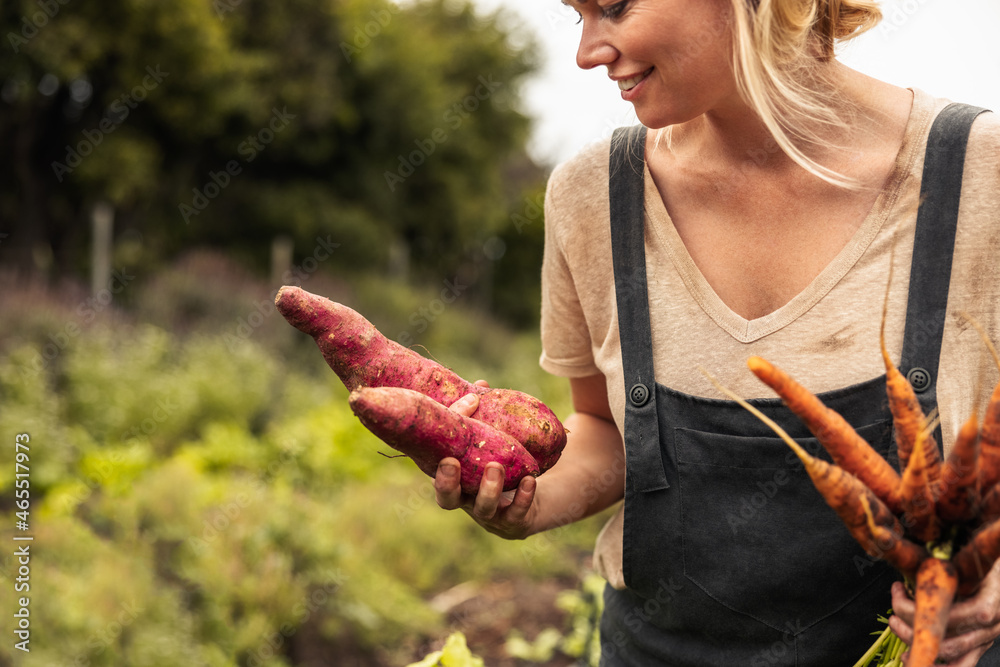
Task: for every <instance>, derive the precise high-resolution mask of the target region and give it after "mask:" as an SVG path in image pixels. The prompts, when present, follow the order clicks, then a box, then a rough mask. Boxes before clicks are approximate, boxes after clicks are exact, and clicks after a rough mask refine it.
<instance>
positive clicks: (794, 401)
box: [747, 357, 902, 513]
mask: <svg viewBox="0 0 1000 667" xmlns="http://www.w3.org/2000/svg"><path fill="white" fill-rule="evenodd" d="M747 365H748V366H749V367H750V370H751V371H753V373H754V375H756V376H757V377H758V378H760V380H761V381H762V382H764V384H766V385H767V386H769V387H770V388H771V389H773V390H774V391H775V393H777V394H778V395H779V396H780V397H781V398H782V400H783V401H784V402H785V405H787V406H788V408H789V409H790V410H791V411H792V412H794V413H795V414H796V415H797V416H798V417H799V419H801V420H802V421H803V423H805V425H806V427H808V429H809V430H810V431H811V432H812V434H813V435H814V436H816V438H817V439H818V440H819V441H820V444H822V445H823V447H824V448H825V449H826V450H827V451H828V452H829V453H830V456H831V457H833V461H834V463H836V464H837V465H839V466H840V467H842V468H844V469H845V470H847V471H848V472H850V473H852V474H853V475H855V476H857V477H858V479H860V480H861V481H862V482H864V483H865V484H866V485H867V486H868V488H870V489H871V490H872V491H873V492H874V493H875V495H876V496H878V497H879V498H880V499H881V500H882V502H884V503H885V504H886V505H888V506H889V508H890V509H891V510H892V511H893V512H895V513H899V512H901V511H902V507H901V505H900V503H899V486H900V477H899V473H897V472H896V470H895V469H894V468H893V467H892V466H891V465H890V464H889V462H888V461H886V460H885V459H884V458H882V456H880V455H879V453H878V452H876V451H875V450H874V449H873V448H872V446H871V445H870V444H868V442H866V441H865V439H864V438H862V437H861V436H860V435H858V433H857V431H855V430H854V428H853V427H852V426H851V425H850V424H849V423H848V422H847V420H846V419H844V418H843V417H842V416H840V414H839V413H837V411H835V410H831V409H830V408H828V407H826V406H825V405H824V404H823V402H822V401H821V400H820V399H819V398H817V397H816V396H815V395H814V394H813V393H812V392H810V391H809V390H808V389H806V388H805V387H803V386H802V385H800V384H799V383H798V382H796V381H795V380H793V379H792V378H791V377H789V375H788V374H787V373H785V372H784V371H782V370H781V369H780V368H778V367H777V366H775V365H773V364H771V363H770V362H768V361H766V360H765V359H762V358H761V357H750V359H748V360H747Z"/></svg>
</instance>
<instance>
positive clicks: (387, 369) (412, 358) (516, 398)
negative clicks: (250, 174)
mask: <svg viewBox="0 0 1000 667" xmlns="http://www.w3.org/2000/svg"><path fill="white" fill-rule="evenodd" d="M275 305H276V306H277V308H278V310H279V311H280V312H281V314H282V315H283V316H284V317H285V319H286V320H288V322H289V323H290V324H291V325H292V326H294V327H295V328H296V329H298V330H300V331H302V332H304V333H307V334H309V335H310V336H312V337H313V338H314V339H315V340H316V344H317V345H318V346H319V349H320V351H321V352H322V353H323V357H324V358H325V359H326V362H327V363H328V364H329V365H330V368H332V369H333V371H334V372H335V373H336V374H337V376H338V377H340V379H341V381H342V382H343V383H344V385H345V386H346V387H347V388H348V389H350V390H352V391H353V390H355V389H358V388H361V387H402V388H406V389H413V390H415V391H419V392H420V393H422V394H424V395H426V396H429V397H430V398H432V399H434V400H435V401H437V402H438V403H440V404H441V405H444V406H449V405H451V404H452V403H454V402H455V401H457V400H458V399H459V398H461V397H462V396H464V395H466V394H479V408H478V409H477V410H476V412H475V414H474V415H473V418H475V419H478V420H480V421H483V422H486V423H487V424H490V425H492V426H494V427H496V428H498V429H500V430H501V431H504V432H505V433H507V434H509V435H511V436H513V437H514V438H515V439H516V440H517V441H518V442H520V443H521V444H522V445H523V446H524V448H525V449H527V450H528V451H529V452H530V453H531V454H532V456H534V457H535V459H536V460H537V461H538V465H539V467H540V469H541V470H542V471H544V470H547V469H548V468H550V467H551V466H552V465H553V464H554V463H555V462H556V460H557V459H558V458H559V455H560V454H561V453H562V449H563V447H564V446H565V445H566V431H565V429H564V428H563V426H562V423H561V422H560V421H559V419H558V418H557V417H556V416H555V414H554V413H553V412H552V411H551V410H550V409H549V408H548V407H547V406H546V405H545V404H544V403H542V402H541V401H539V400H538V399H537V398H534V397H532V396H529V395H528V394H525V393H523V392H520V391H515V390H512V389H491V388H489V387H480V386H478V385H475V384H472V383H471V382H468V381H466V380H464V379H463V378H462V377H460V376H459V375H458V374H457V373H455V372H453V371H451V370H450V369H448V368H445V367H444V366H442V365H441V364H439V363H437V362H436V361H433V360H430V359H427V358H425V357H422V356H421V355H419V354H417V353H416V352H414V351H413V350H410V349H408V348H406V347H403V346H402V345H400V344H399V343H397V342H395V341H393V340H389V339H388V338H386V337H385V336H383V335H382V334H381V333H380V332H379V331H378V330H377V329H376V328H375V326H374V325H373V324H372V323H371V322H369V321H368V320H366V319H365V318H364V317H362V316H361V315H360V314H359V313H358V312H356V311H354V310H352V309H350V308H348V307H347V306H344V305H342V304H339V303H335V302H333V301H330V300H329V299H326V298H324V297H321V296H317V295H315V294H311V293H309V292H306V291H305V290H303V289H301V288H299V287H290V286H285V287H282V288H281V289H280V290H279V291H278V294H277V296H276V297H275Z"/></svg>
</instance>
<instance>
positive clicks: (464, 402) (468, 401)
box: [458, 394, 476, 408]
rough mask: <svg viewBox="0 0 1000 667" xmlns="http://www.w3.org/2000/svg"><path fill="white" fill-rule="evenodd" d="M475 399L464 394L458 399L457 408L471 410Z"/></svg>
mask: <svg viewBox="0 0 1000 667" xmlns="http://www.w3.org/2000/svg"><path fill="white" fill-rule="evenodd" d="M475 400H476V399H475V397H474V396H473V395H472V394H466V395H465V396H463V397H462V398H460V399H458V405H459V407H463V408H471V407H472V403H473V402H474V401H475Z"/></svg>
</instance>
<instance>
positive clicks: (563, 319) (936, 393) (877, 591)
mask: <svg viewBox="0 0 1000 667" xmlns="http://www.w3.org/2000/svg"><path fill="white" fill-rule="evenodd" d="M564 1H565V2H566V4H568V5H570V6H571V7H573V8H574V9H575V10H576V11H577V12H578V13H579V14H580V17H581V20H582V23H583V35H582V38H581V44H580V48H579V52H578V55H577V61H578V64H579V65H580V66H581V67H583V68H588V69H589V68H595V67H601V66H604V67H606V68H607V71H608V74H609V76H610V77H611V78H612V79H614V80H615V81H617V82H618V85H619V88H620V89H621V91H622V93H621V94H622V97H623V98H624V99H626V100H628V101H630V102H631V103H632V104H633V105H634V107H635V111H636V115H637V116H638V119H639V121H640V122H641V124H642V126H643V127H642V128H634V129H633V130H632V131H630V132H629V133H627V134H616V139H615V140H614V141H612V142H611V143H612V145H611V146H609V144H608V143H607V142H605V143H603V144H601V145H598V146H595V147H592V148H588V149H586V150H584V151H583V153H581V154H580V155H578V156H577V157H575V158H574V159H572V160H570V161H569V162H567V163H566V164H563V165H561V166H560V167H559V168H558V169H557V170H556V171H555V172H554V173H553V175H552V178H551V180H550V183H549V189H548V195H547V200H546V253H545V261H544V267H543V315H542V342H543V350H544V351H543V354H542V360H541V363H542V366H543V367H544V368H546V369H547V370H549V371H550V372H553V373H555V374H558V375H563V376H566V377H568V378H570V386H571V389H572V398H573V403H574V407H575V410H576V411H575V413H574V414H573V415H571V416H570V417H568V418H567V419H566V426H567V428H568V430H569V431H570V442H569V444H568V445H567V449H566V451H565V453H564V454H563V457H562V459H561V460H560V462H559V463H558V464H557V465H556V466H555V467H554V468H553V469H552V470H551V471H549V472H548V473H546V474H545V475H543V476H542V477H540V478H538V479H537V480H535V479H532V478H526V479H524V480H522V482H521V484H520V486H519V487H518V489H517V491H516V493H515V494H513V496H510V495H503V494H501V490H500V483H501V482H500V479H501V476H500V475H499V474H498V473H499V471H491V473H488V474H487V476H486V478H485V479H484V481H483V484H482V486H481V488H480V491H479V494H478V495H477V496H476V497H475V498H470V497H464V496H462V495H461V493H460V491H459V488H458V467H457V461H455V460H453V459H451V460H445V461H443V462H442V463H441V466H440V468H439V471H438V475H437V478H436V481H435V486H436V488H437V493H438V503H439V504H440V505H441V506H442V507H444V508H446V509H456V508H463V509H465V510H466V511H467V512H468V513H469V514H470V515H471V516H472V517H473V518H474V519H475V520H476V521H477V522H478V523H480V524H481V525H482V526H484V527H485V528H486V529H487V530H489V531H491V532H493V533H496V534H498V535H501V536H503V537H506V538H511V539H518V538H523V537H525V536H527V535H530V534H533V533H536V532H539V531H542V530H547V529H550V528H553V527H555V526H558V525H562V524H565V523H567V522H569V521H573V520H577V519H579V518H582V517H585V516H589V515H591V514H593V513H595V512H599V511H601V510H603V509H605V508H607V507H610V506H611V505H613V504H614V503H616V502H617V501H619V500H622V499H624V501H625V502H624V503H623V506H622V509H621V510H620V511H619V512H618V514H617V515H615V517H614V518H613V519H612V520H611V521H609V523H608V524H607V525H606V527H605V529H604V530H603V531H602V533H601V535H600V537H599V538H598V544H597V549H596V551H595V564H596V566H597V568H598V570H599V571H600V573H601V574H603V575H604V576H605V577H606V578H607V579H608V581H609V585H608V588H607V592H606V595H605V603H606V604H605V614H604V618H603V619H602V626H601V631H602V647H603V658H602V659H603V661H604V663H605V664H608V665H620V664H621V665H625V664H629V665H652V664H664V665H684V666H688V665H692V666H693V665H751V666H753V665H808V666H810V667H818V666H825V665H831V666H832V665H844V664H851V663H853V661H854V660H855V659H856V658H857V657H859V656H860V654H861V652H863V650H864V648H865V647H866V646H867V645H868V644H869V643H870V642H871V637H870V636H867V634H866V633H868V632H870V631H871V630H873V629H874V627H875V618H876V615H877V614H879V613H885V611H886V610H887V609H888V608H889V607H890V606H891V607H892V608H893V610H894V612H895V615H894V616H893V617H892V619H891V626H892V628H893V630H894V631H896V633H897V634H899V635H900V637H901V638H902V639H903V640H904V641H909V640H910V639H911V637H912V630H911V627H910V623H911V622H912V618H913V604H912V602H911V601H910V600H909V599H908V598H907V596H906V594H905V592H904V591H903V588H902V586H901V584H900V583H899V582H894V577H893V573H892V572H890V571H889V569H888V568H887V567H886V566H885V565H884V564H883V563H881V562H875V561H872V560H871V559H867V558H866V557H864V554H863V552H861V551H860V549H859V548H858V547H857V545H856V544H854V543H853V542H852V540H851V538H850V537H849V536H847V533H846V531H844V530H843V528H842V526H840V525H839V521H838V519H837V518H836V517H835V516H834V515H833V512H832V511H831V510H830V509H829V508H828V507H826V506H825V505H824V504H823V502H822V501H821V500H820V499H819V498H818V495H817V494H816V493H815V491H814V490H812V489H811V488H810V484H809V481H808V478H806V477H805V476H804V474H803V473H802V470H801V466H800V465H797V464H795V463H794V461H790V460H789V458H788V452H787V449H786V448H785V447H784V445H783V444H782V443H780V441H777V440H776V439H774V438H773V437H771V434H770V432H769V431H768V430H767V429H766V428H765V427H763V426H762V425H761V424H760V423H759V422H757V421H756V420H755V419H754V418H753V417H750V416H749V415H748V414H747V413H745V412H744V411H743V410H742V408H739V407H738V406H736V405H735V404H734V403H732V402H729V401H724V400H719V399H720V397H719V395H718V394H717V392H715V390H714V389H713V388H712V386H711V385H710V384H709V383H708V381H707V380H706V379H705V377H704V375H703V374H702V373H701V372H700V369H701V368H705V369H707V370H709V371H711V372H712V373H713V374H715V375H716V376H718V377H719V378H720V379H721V380H722V382H723V383H724V384H726V385H728V386H729V387H731V388H732V389H734V390H735V391H736V392H737V393H739V394H741V395H743V396H747V397H761V398H762V400H761V401H760V402H759V405H760V406H762V407H763V409H764V410H765V411H766V412H769V413H770V414H772V416H773V417H774V418H776V419H779V420H780V421H781V422H782V423H783V425H785V426H786V427H787V428H788V429H789V430H791V431H793V432H792V435H793V437H796V438H802V439H803V441H804V442H807V443H808V442H809V441H808V440H807V439H806V436H807V435H808V433H806V432H805V431H804V430H803V428H802V427H801V426H800V425H798V424H796V423H795V422H796V420H795V419H794V418H791V417H789V416H788V414H787V410H784V409H783V408H782V407H781V405H780V403H779V402H778V401H777V400H775V399H773V398H768V397H770V396H773V395H772V394H770V393H769V391H768V390H766V388H763V387H762V385H761V384H760V383H759V382H757V381H756V379H755V378H754V377H753V376H752V375H751V374H750V373H749V372H748V371H747V370H746V367H745V360H746V359H747V357H749V356H750V355H753V354H757V355H760V356H763V357H765V358H767V359H769V360H771V361H773V362H775V363H777V364H778V365H780V366H782V367H783V368H784V369H785V370H787V371H788V372H789V373H790V374H791V375H792V376H793V377H796V378H797V379H799V380H800V381H801V382H802V383H803V384H805V385H806V386H807V387H809V388H810V389H811V390H813V391H816V392H818V393H819V392H821V393H822V396H823V398H824V399H825V400H826V401H827V402H828V404H830V405H832V407H835V408H836V409H837V410H838V411H839V412H841V413H842V414H844V415H845V417H847V418H848V420H849V421H851V423H852V424H854V426H855V427H856V428H857V429H858V430H859V432H861V433H862V434H863V435H865V437H866V438H867V439H868V440H869V441H870V442H872V443H873V445H874V446H875V447H876V448H877V449H879V450H880V451H881V452H882V453H883V454H885V455H886V456H890V457H891V456H892V455H893V453H894V444H893V442H892V437H891V428H890V425H891V416H890V415H889V414H888V412H887V409H886V407H885V400H884V396H885V388H884V387H885V385H884V378H883V372H884V369H883V367H882V362H881V357H880V356H879V353H878V341H879V324H880V319H881V312H882V303H883V295H884V291H885V289H886V286H887V284H888V285H889V290H890V292H889V300H888V310H887V319H886V340H887V343H888V345H889V349H890V352H891V353H892V355H893V358H894V359H896V360H897V361H898V362H899V363H900V366H901V368H903V370H904V372H906V371H907V370H910V369H916V371H919V373H918V374H920V373H923V375H924V377H925V378H926V379H927V380H928V382H927V386H926V387H924V388H925V389H926V391H925V393H924V394H923V398H922V400H927V401H928V402H929V403H932V404H934V405H937V406H938V407H939V409H940V413H941V434H942V440H943V444H944V447H945V449H946V450H947V449H948V448H949V447H950V446H951V442H952V440H953V439H954V433H955V432H956V431H957V429H958V425H959V424H960V423H961V421H963V420H964V419H965V418H966V417H967V416H968V415H969V414H970V413H971V411H972V409H973V406H974V405H975V404H976V403H977V402H981V399H982V398H983V397H982V396H981V395H978V394H977V393H976V392H975V389H974V386H975V384H976V379H977V378H983V380H984V381H985V382H989V383H992V382H995V381H996V373H995V371H992V373H993V374H992V375H989V374H988V373H990V372H991V370H992V369H990V368H988V367H986V366H984V364H985V362H984V358H983V355H982V354H981V349H982V347H981V343H979V342H978V339H977V337H976V335H975V332H974V331H973V330H971V329H970V328H969V327H967V326H963V325H960V324H959V322H958V320H957V319H956V318H954V317H953V316H952V315H950V313H954V312H955V311H958V310H964V311H967V312H969V313H971V314H972V315H974V316H975V317H977V319H980V320H981V321H982V322H983V323H984V324H985V325H986V326H987V328H988V329H989V331H990V332H991V334H992V335H993V336H994V338H996V335H997V333H998V332H1000V313H998V309H997V308H996V307H995V304H997V303H998V302H1000V278H998V277H997V272H996V271H995V270H993V268H992V267H993V262H994V260H993V257H995V254H994V253H993V252H992V251H991V248H998V247H1000V225H998V224H997V223H998V220H997V218H998V213H997V211H998V210H1000V207H998V205H1000V195H998V194H997V193H998V192H1000V160H998V157H997V156H998V155H1000V121H997V120H996V119H995V118H994V117H993V116H992V115H991V114H986V115H982V116H979V117H978V119H976V120H975V122H974V124H973V125H972V129H971V136H970V137H969V139H968V149H967V154H966V156H965V160H964V164H965V169H964V177H965V178H964V183H961V182H958V183H955V182H954V181H961V178H960V176H959V178H952V177H951V176H949V175H954V174H955V173H957V172H962V170H961V169H960V168H959V169H955V168H950V169H944V173H945V176H946V177H944V178H942V179H940V180H942V181H947V184H945V183H942V184H941V185H940V187H939V188H938V189H939V190H940V191H941V194H940V197H939V198H940V200H941V201H948V197H949V196H954V194H955V193H958V192H960V193H961V207H960V209H959V215H958V220H957V223H955V224H954V225H951V227H950V228H951V229H957V231H956V232H955V233H954V240H953V241H951V240H950V239H949V236H948V234H949V232H948V231H947V230H948V229H949V225H947V224H944V223H940V222H938V221H937V219H936V218H935V217H934V216H931V217H930V218H929V219H930V222H929V223H923V224H922V225H921V226H920V227H921V229H922V230H923V231H920V232H919V233H918V231H917V228H918V225H917V208H918V203H919V202H920V200H921V191H920V185H921V181H922V168H923V166H924V165H925V148H926V145H927V142H928V135H929V133H930V131H931V129H930V128H931V126H932V121H934V120H935V119H936V118H938V117H941V116H942V114H941V113H940V112H941V110H942V108H943V107H945V106H946V101H944V100H938V99H935V98H933V97H930V96H929V95H927V94H925V93H923V92H921V91H915V90H908V89H902V88H898V87H895V86H892V85H889V84H887V83H884V82H880V81H876V80H873V79H871V78H869V77H867V76H864V75H862V74H860V73H858V72H856V71H853V70H850V69H849V68H847V67H845V66H843V65H842V64H840V63H839V62H838V61H837V60H836V59H835V57H834V46H835V43H836V42H838V41H840V40H843V39H848V38H850V37H852V36H854V35H856V34H858V33H860V32H863V31H864V30H867V29H869V28H871V27H872V26H874V25H875V24H876V23H877V21H878V19H879V16H880V15H879V11H878V8H877V4H876V3H874V2H868V1H865V0H700V1H699V2H685V1H682V0H624V1H621V0H617V1H616V0H564ZM976 115H977V113H976V112H975V111H971V112H970V111H969V110H960V112H959V113H958V117H960V118H958V120H955V121H954V123H952V124H951V125H948V126H947V127H945V126H944V123H942V128H943V129H941V130H940V131H941V132H943V133H944V134H945V135H947V136H950V135H951V134H955V133H958V134H961V132H962V130H961V126H962V123H963V122H964V123H965V124H966V125H968V123H971V122H972V119H973V118H975V117H976ZM951 117H952V116H948V118H951ZM963 119H964V120H963ZM952 125H954V126H955V127H958V129H957V130H955V129H951V127H952ZM645 128H648V131H645ZM936 132H937V131H936ZM934 136H935V137H937V136H938V134H937V133H935V135H934ZM935 141H939V139H937V138H936V139H935ZM940 141H943V139H941V140H940ZM957 143H958V144H960V145H963V146H964V135H961V139H960V140H959V141H958V142H957ZM926 162H927V165H928V167H933V166H934V165H936V164H937V163H938V160H937V158H935V159H933V160H928V161H926ZM959 164H962V162H959ZM934 180H935V181H937V180H939V179H936V178H935V179H934ZM609 182H610V185H609ZM935 197H938V196H937V195H935ZM934 201H938V199H937V198H935V199H934ZM925 208H929V207H925ZM609 222H610V224H609ZM952 246H953V248H952ZM890 269H891V271H890ZM890 275H891V276H892V278H891V282H890ZM938 368H940V373H938V372H937V371H938ZM980 393H982V392H980ZM475 407H476V405H475V398H474V397H467V400H465V401H463V402H461V403H460V404H458V405H456V406H455V409H457V410H459V411H462V412H464V413H465V414H471V413H472V412H473V411H474V410H475ZM998 609H1000V569H998V568H994V569H993V571H991V572H990V574H989V575H988V578H987V581H986V582H985V584H984V586H983V587H982V589H981V591H980V592H979V593H978V594H977V595H976V597H974V598H971V599H969V600H967V601H964V602H962V603H959V604H956V605H955V606H954V608H953V610H952V612H951V616H950V621H949V632H948V638H947V639H946V641H945V642H944V643H943V644H942V646H941V652H940V657H941V659H943V660H947V661H948V664H950V665H955V666H962V667H970V666H971V665H975V664H981V665H987V664H997V665H1000V658H998V657H997V654H996V652H995V651H990V652H989V653H988V654H987V653H986V652H987V650H988V649H989V647H990V646H991V645H992V642H993V640H994V639H995V638H996V637H997V636H998V634H1000V624H998V621H1000V611H998ZM984 655H985V656H986V657H983V656H984ZM981 658H982V660H980V659H981Z"/></svg>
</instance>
